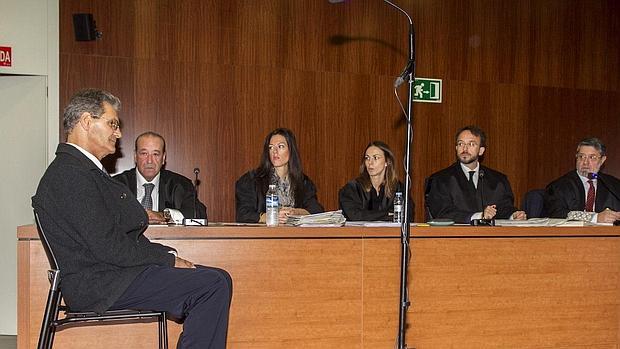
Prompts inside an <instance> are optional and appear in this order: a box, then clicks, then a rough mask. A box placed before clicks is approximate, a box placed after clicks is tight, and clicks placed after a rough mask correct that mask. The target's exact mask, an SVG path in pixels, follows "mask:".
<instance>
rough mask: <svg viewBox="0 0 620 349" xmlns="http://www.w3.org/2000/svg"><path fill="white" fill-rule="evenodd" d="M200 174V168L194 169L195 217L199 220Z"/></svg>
mask: <svg viewBox="0 0 620 349" xmlns="http://www.w3.org/2000/svg"><path fill="white" fill-rule="evenodd" d="M199 173H200V169H199V168H198V167H196V168H194V175H195V176H196V177H195V179H194V217H192V218H198V209H197V206H198V174H199Z"/></svg>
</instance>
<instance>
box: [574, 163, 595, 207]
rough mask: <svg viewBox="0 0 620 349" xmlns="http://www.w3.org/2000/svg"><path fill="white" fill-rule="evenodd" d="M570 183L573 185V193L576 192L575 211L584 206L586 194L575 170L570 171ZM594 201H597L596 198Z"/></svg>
mask: <svg viewBox="0 0 620 349" xmlns="http://www.w3.org/2000/svg"><path fill="white" fill-rule="evenodd" d="M571 183H572V185H573V186H574V187H573V188H574V191H575V193H577V196H576V200H577V202H575V203H574V205H575V206H574V207H576V208H577V211H583V210H584V209H585V207H586V194H585V191H584V188H583V182H582V181H581V178H580V177H579V175H578V174H577V172H575V171H573V172H571ZM596 202H598V198H597V199H596Z"/></svg>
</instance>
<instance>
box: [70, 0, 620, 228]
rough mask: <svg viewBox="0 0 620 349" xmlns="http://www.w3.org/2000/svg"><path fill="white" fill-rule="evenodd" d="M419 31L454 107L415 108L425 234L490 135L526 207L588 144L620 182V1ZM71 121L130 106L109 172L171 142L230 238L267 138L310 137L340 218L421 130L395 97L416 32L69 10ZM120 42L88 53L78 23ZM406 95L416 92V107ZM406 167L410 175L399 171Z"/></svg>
mask: <svg viewBox="0 0 620 349" xmlns="http://www.w3.org/2000/svg"><path fill="white" fill-rule="evenodd" d="M397 2H398V3H399V4H400V5H402V6H403V7H404V8H405V9H406V10H407V11H408V12H409V13H411V15H412V17H413V19H414V21H415V23H416V33H417V38H416V39H417V68H418V69H417V74H416V75H417V76H419V77H432V78H441V79H443V82H444V94H443V103H442V104H418V103H416V105H415V107H414V118H415V124H414V125H415V136H414V137H415V139H414V151H413V153H412V154H413V190H414V201H415V202H416V203H417V204H418V205H417V206H418V209H417V210H416V217H418V220H420V218H421V217H422V210H421V207H422V188H421V186H422V183H423V180H424V178H425V177H427V176H428V175H430V174H431V173H433V172H434V171H437V170H439V169H441V168H443V167H446V166H448V165H449V164H450V163H451V162H452V161H453V160H454V140H453V137H454V132H455V131H456V130H457V129H458V128H459V127H461V126H464V125H466V124H471V123H477V124H479V125H480V126H482V127H483V128H484V129H485V130H486V131H487V133H488V136H489V142H488V149H487V154H486V158H485V160H484V161H485V163H486V165H488V166H490V167H492V168H496V169H498V170H500V171H503V172H505V173H506V174H507V175H508V176H509V178H510V180H511V183H512V186H513V190H514V191H515V194H516V196H517V201H518V202H520V198H521V197H522V196H523V194H524V193H525V192H526V191H527V190H529V189H533V188H539V187H543V186H544V185H545V184H546V183H548V182H549V181H551V180H553V179H554V178H555V177H557V176H559V175H561V174H562V173H564V172H566V171H567V170H569V169H571V168H572V167H573V166H574V163H573V161H574V160H573V159H574V158H573V156H574V147H575V144H576V142H577V141H578V140H579V139H581V138H583V137H585V136H588V135H596V136H599V137H601V138H602V139H603V140H604V141H606V143H607V145H608V148H609V152H610V154H609V158H608V163H607V172H609V173H612V174H614V175H616V176H620V155H618V150H619V149H620V138H618V137H617V136H618V135H619V134H620V118H619V115H620V102H619V101H620V94H619V92H618V86H619V85H620V71H619V68H618V67H620V45H618V40H617V38H618V37H620V19H619V18H620V4H619V3H618V2H616V1H614V0H607V1H603V0H596V1H591V0H571V1H564V0H542V1H541V0H518V1H492V0H469V1H467V0H466V1H463V0H444V1H412V0H402V1H397ZM60 5H61V8H60V15H61V18H60V26H61V28H60V29H61V40H60V50H61V57H60V65H61V67H60V70H61V80H60V86H61V91H60V92H61V93H60V95H61V105H64V104H65V103H66V102H67V100H68V99H69V97H70V95H71V94H72V93H73V92H75V91H76V90H77V89H80V88H84V87H91V86H92V87H101V88H105V89H108V90H110V91H112V92H113V93H115V94H116V95H117V96H119V97H120V98H121V99H122V101H123V103H124V105H123V110H122V113H121V118H122V122H123V129H122V130H123V136H124V137H123V139H122V141H121V144H120V149H119V151H118V152H117V154H116V156H115V157H114V158H113V159H112V158H111V159H108V161H107V162H106V167H108V170H110V171H112V172H118V171H122V170H125V169H127V168H130V167H131V166H132V165H133V141H134V138H135V136H137V135H138V134H140V133H141V132H143V131H146V130H154V131H157V132H159V133H161V134H162V135H163V136H164V137H165V138H166V140H167V146H168V148H167V150H168V165H167V167H168V169H170V170H173V171H176V172H180V173H182V174H185V175H187V176H189V177H191V176H192V169H193V168H194V167H200V168H201V169H202V173H201V178H202V185H201V187H200V191H199V195H200V197H201V198H202V200H203V201H205V202H206V203H207V206H208V209H209V215H210V218H211V219H212V220H215V221H231V220H233V219H234V182H235V180H236V179H237V178H238V177H239V176H241V175H242V174H243V173H244V172H245V171H247V170H248V169H250V168H253V167H255V166H256V165H257V163H258V159H259V156H260V151H261V144H262V141H263V138H264V136H265V134H266V133H267V132H269V131H270V130H272V129H274V128H276V127H280V126H283V127H289V128H291V129H292V130H293V131H294V132H295V133H296V135H297V138H298V143H299V146H300V149H301V152H302V161H303V164H304V168H305V172H306V173H307V174H308V175H309V176H310V177H311V178H312V179H313V180H314V182H315V183H316V184H317V186H318V190H319V200H320V201H321V202H322V203H323V204H324V206H325V207H326V208H327V209H336V208H337V206H338V199H337V193H338V189H339V188H340V187H341V186H342V185H344V183H346V181H347V180H349V179H351V178H353V177H355V176H356V174H357V168H358V165H359V160H360V157H361V153H362V151H363V149H364V147H365V145H366V144H367V143H368V142H369V141H371V140H374V139H382V140H385V141H386V142H388V143H389V144H390V145H391V146H392V147H393V148H394V150H395V153H396V154H397V156H398V158H399V160H400V159H402V156H403V154H404V149H403V148H404V136H405V127H404V124H403V118H402V115H401V113H400V109H399V107H398V105H397V103H396V100H395V98H394V95H393V91H392V82H393V79H394V77H395V76H396V75H397V74H398V73H400V70H401V69H402V67H403V66H404V64H405V61H406V57H407V22H406V21H405V19H404V17H403V16H401V15H400V14H399V13H398V12H396V11H393V10H392V9H391V8H390V7H388V6H385V5H384V4H383V3H382V2H381V1H378V0H377V1H370V0H367V1H350V2H347V3H344V4H340V5H331V4H329V3H328V2H327V1H320V0H296V1H289V0H264V1H241V0H202V1H199V0H168V1H164V0H159V1H155V0H98V1H94V0H90V1H84V0H61V2H60ZM78 12H89V13H93V15H94V17H95V19H96V21H97V25H98V27H99V29H100V30H101V31H102V32H103V35H104V36H103V39H102V40H100V41H97V42H76V41H74V39H73V28H72V24H71V23H72V22H71V15H72V14H73V13H78ZM400 92H401V95H402V96H406V90H405V89H404V88H403V89H402V90H401V91H400ZM400 165H402V161H399V166H400Z"/></svg>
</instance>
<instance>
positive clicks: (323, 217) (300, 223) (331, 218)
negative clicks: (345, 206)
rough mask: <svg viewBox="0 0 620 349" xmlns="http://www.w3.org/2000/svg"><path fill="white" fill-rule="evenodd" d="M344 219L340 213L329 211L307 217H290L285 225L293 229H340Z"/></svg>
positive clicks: (339, 211)
mask: <svg viewBox="0 0 620 349" xmlns="http://www.w3.org/2000/svg"><path fill="white" fill-rule="evenodd" d="M345 221H346V219H345V218H344V216H343V215H342V211H341V210H338V211H329V212H323V213H316V214H309V215H303V216H298V215H291V216H288V218H287V220H286V224H287V225H292V226H295V227H341V226H343V225H344V222H345Z"/></svg>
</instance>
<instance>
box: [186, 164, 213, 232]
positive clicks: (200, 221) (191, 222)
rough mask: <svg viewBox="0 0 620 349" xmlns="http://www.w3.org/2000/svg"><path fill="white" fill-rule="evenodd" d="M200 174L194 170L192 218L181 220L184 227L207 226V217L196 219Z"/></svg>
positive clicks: (197, 170)
mask: <svg viewBox="0 0 620 349" xmlns="http://www.w3.org/2000/svg"><path fill="white" fill-rule="evenodd" d="M199 173H200V169H199V168H198V167H195V168H194V175H195V177H194V178H195V179H194V183H193V185H194V217H192V218H185V219H184V220H183V224H184V225H207V217H205V218H204V219H199V218H198V183H199V181H198V174H199Z"/></svg>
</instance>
